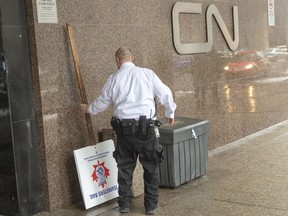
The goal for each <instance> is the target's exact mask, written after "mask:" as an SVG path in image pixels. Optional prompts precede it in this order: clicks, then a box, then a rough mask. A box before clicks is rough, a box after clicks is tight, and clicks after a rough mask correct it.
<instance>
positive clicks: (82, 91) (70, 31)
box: [66, 23, 96, 145]
mask: <svg viewBox="0 0 288 216" xmlns="http://www.w3.org/2000/svg"><path fill="white" fill-rule="evenodd" d="M66 27H67V32H68V37H69V42H70V46H71V50H72V55H73V61H74V67H75V71H76V75H77V80H78V85H79V90H80V95H81V102H82V103H83V104H88V100H87V97H86V92H85V87H84V82H83V79H82V76H81V72H80V66H79V57H78V52H77V48H76V45H75V39H74V33H73V29H72V27H71V26H70V25H69V24H68V23H66ZM85 119H86V124H87V129H88V134H89V138H90V142H91V144H92V145H95V144H96V139H95V134H94V130H93V125H92V121H91V116H90V114H89V113H85Z"/></svg>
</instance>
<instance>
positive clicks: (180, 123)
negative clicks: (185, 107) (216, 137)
mask: <svg viewBox="0 0 288 216" xmlns="http://www.w3.org/2000/svg"><path fill="white" fill-rule="evenodd" d="M160 121H161V122H162V124H163V126H161V127H159V132H160V139H159V141H160V142H161V143H175V142H180V141H183V140H186V139H189V138H191V129H195V133H196V135H197V136H199V135H202V134H205V133H207V132H208V121H207V120H203V119H194V118H187V117H181V116H175V118H174V124H173V125H172V126H170V127H169V126H168V125H167V124H166V122H165V119H164V118H163V119H160ZM164 123H165V124H164Z"/></svg>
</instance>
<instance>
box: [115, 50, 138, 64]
mask: <svg viewBox="0 0 288 216" xmlns="http://www.w3.org/2000/svg"><path fill="white" fill-rule="evenodd" d="M115 58H116V64H117V67H118V68H120V66H121V64H123V63H125V62H132V61H133V59H134V57H133V54H132V52H131V50H130V49H129V48H127V47H120V48H119V49H118V50H117V51H116V53H115Z"/></svg>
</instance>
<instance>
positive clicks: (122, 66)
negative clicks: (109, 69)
mask: <svg viewBox="0 0 288 216" xmlns="http://www.w3.org/2000/svg"><path fill="white" fill-rule="evenodd" d="M129 66H135V65H134V64H133V63H132V62H124V63H123V64H121V66H120V69H121V68H124V67H129Z"/></svg>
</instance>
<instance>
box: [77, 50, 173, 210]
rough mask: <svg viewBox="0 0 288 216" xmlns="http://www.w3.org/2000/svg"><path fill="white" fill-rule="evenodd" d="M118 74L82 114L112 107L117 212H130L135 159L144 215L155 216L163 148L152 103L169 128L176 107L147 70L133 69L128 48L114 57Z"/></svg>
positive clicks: (167, 90)
mask: <svg viewBox="0 0 288 216" xmlns="http://www.w3.org/2000/svg"><path fill="white" fill-rule="evenodd" d="M115 58H116V65H117V68H118V70H117V71H116V72H115V73H113V74H112V75H111V76H110V77H109V78H108V80H107V82H106V84H105V85H104V87H103V89H102V92H101V94H100V96H99V97H98V98H97V99H95V100H94V101H93V102H92V103H91V104H90V105H89V106H88V105H87V104H82V105H81V108H82V110H83V111H84V112H88V113H90V114H94V115H96V114H97V113H99V112H102V111H104V110H106V109H107V108H108V107H109V106H110V105H112V104H113V106H114V116H113V117H112V119H111V125H112V127H113V129H114V130H115V132H116V134H117V145H116V150H115V152H114V153H113V156H114V158H115V160H116V162H117V167H118V184H119V189H118V193H119V197H118V204H119V211H120V212H121V213H127V212H129V208H130V204H131V200H132V196H131V185H132V177H133V171H134V169H135V166H136V162H137V158H138V157H139V161H140V163H141V164H142V166H143V169H144V206H145V209H146V214H154V213H155V210H156V208H157V207H158V197H159V194H158V188H159V163H160V162H161V159H162V157H163V156H162V146H161V145H160V144H159V143H158V139H157V138H158V137H159V132H158V126H159V125H158V124H159V122H158V121H157V120H156V104H155V99H156V100H157V101H159V102H160V103H161V104H162V105H163V106H164V108H165V118H166V121H167V123H168V124H169V125H173V123H174V111H175V109H176V104H175V103H174V101H173V97H172V93H171V90H170V89H169V88H168V87H167V86H166V85H164V84H163V83H162V81H161V80H160V79H159V78H158V76H157V75H156V74H155V73H154V72H153V71H152V70H150V69H147V68H140V67H137V66H135V65H134V64H133V63H132V61H133V60H134V57H133V55H132V53H131V50H130V49H129V48H125V47H121V48H119V49H118V50H117V52H116V54H115Z"/></svg>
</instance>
